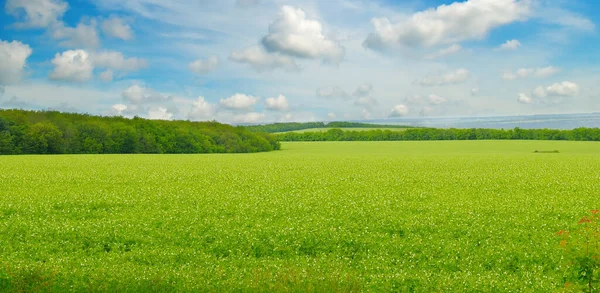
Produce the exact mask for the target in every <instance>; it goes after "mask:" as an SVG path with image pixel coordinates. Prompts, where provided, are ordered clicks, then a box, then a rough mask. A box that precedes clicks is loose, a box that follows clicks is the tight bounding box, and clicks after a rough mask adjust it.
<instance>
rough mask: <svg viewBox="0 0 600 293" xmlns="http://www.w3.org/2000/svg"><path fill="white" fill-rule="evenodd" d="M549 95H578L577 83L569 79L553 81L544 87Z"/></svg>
mask: <svg viewBox="0 0 600 293" xmlns="http://www.w3.org/2000/svg"><path fill="white" fill-rule="evenodd" d="M546 92H547V94H548V95H550V96H561V97H573V96H577V95H579V85H577V84H576V83H574V82H570V81H563V82H561V83H555V84H553V85H551V86H549V87H547V88H546Z"/></svg>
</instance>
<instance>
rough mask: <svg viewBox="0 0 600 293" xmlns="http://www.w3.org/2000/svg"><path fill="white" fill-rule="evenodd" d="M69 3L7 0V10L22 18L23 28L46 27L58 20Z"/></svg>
mask: <svg viewBox="0 0 600 293" xmlns="http://www.w3.org/2000/svg"><path fill="white" fill-rule="evenodd" d="M68 7H69V5H68V4H67V3H66V2H64V1H61V0H7V1H6V4H5V6H4V8H5V10H6V12H7V13H8V14H10V15H13V16H15V17H16V18H18V19H20V22H17V23H16V24H15V25H16V26H17V27H21V28H45V27H48V26H50V25H52V24H55V23H57V22H58V19H60V18H62V16H63V14H64V13H65V11H67V8H68Z"/></svg>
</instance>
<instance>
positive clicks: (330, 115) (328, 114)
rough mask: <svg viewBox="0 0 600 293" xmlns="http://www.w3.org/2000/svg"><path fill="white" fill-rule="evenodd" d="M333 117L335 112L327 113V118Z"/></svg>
mask: <svg viewBox="0 0 600 293" xmlns="http://www.w3.org/2000/svg"><path fill="white" fill-rule="evenodd" d="M335 117H336V115H335V113H333V112H329V113H327V118H329V120H333V119H335Z"/></svg>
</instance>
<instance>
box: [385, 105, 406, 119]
mask: <svg viewBox="0 0 600 293" xmlns="http://www.w3.org/2000/svg"><path fill="white" fill-rule="evenodd" d="M406 115H408V107H407V106H406V105H403V104H399V105H396V106H394V107H393V108H392V110H390V114H389V115H388V116H389V117H403V116H406Z"/></svg>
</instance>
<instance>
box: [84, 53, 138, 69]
mask: <svg viewBox="0 0 600 293" xmlns="http://www.w3.org/2000/svg"><path fill="white" fill-rule="evenodd" d="M91 59H92V61H93V62H94V65H95V66H97V67H102V68H109V69H112V70H120V71H137V70H140V69H142V68H146V67H147V66H148V62H147V61H146V60H144V59H139V58H135V57H131V58H125V56H123V53H121V52H116V51H103V52H100V53H95V54H92V55H91Z"/></svg>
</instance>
